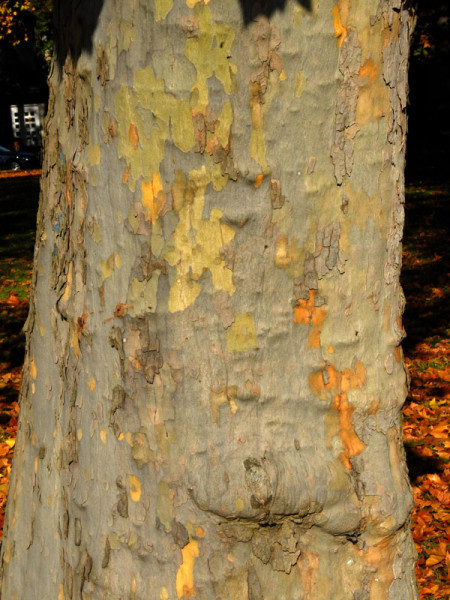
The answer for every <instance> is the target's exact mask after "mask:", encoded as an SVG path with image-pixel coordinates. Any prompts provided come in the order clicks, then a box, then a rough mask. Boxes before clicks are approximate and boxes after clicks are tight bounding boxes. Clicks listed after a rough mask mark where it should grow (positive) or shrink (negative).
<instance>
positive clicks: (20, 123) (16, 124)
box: [10, 103, 46, 147]
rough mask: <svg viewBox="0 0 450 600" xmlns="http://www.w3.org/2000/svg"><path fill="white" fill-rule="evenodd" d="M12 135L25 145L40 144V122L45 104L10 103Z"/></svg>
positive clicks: (42, 119) (43, 114)
mask: <svg viewBox="0 0 450 600" xmlns="http://www.w3.org/2000/svg"><path fill="white" fill-rule="evenodd" d="M10 108H11V122H12V129H13V135H14V137H15V138H18V139H19V140H21V141H22V144H24V145H25V146H38V147H40V146H41V145H42V124H43V121H44V116H45V110H46V108H45V104H44V103H40V104H23V105H21V106H20V105H17V104H12V105H11V107H10Z"/></svg>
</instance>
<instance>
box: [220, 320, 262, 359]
mask: <svg viewBox="0 0 450 600" xmlns="http://www.w3.org/2000/svg"><path fill="white" fill-rule="evenodd" d="M257 347H258V338H257V337H256V327H255V321H254V318H253V315H252V313H239V314H237V315H236V316H235V318H234V322H233V324H232V326H231V328H230V330H229V331H228V332H227V350H228V351H229V352H245V351H246V350H251V349H252V348H257Z"/></svg>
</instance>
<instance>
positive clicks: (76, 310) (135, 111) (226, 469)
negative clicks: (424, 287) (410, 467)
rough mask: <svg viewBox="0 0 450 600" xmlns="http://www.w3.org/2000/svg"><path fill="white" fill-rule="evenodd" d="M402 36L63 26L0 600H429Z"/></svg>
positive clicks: (66, 5)
mask: <svg viewBox="0 0 450 600" xmlns="http://www.w3.org/2000/svg"><path fill="white" fill-rule="evenodd" d="M411 23H412V18H411V16H410V14H409V13H408V12H407V10H406V8H405V7H404V6H403V5H402V3H401V0H381V1H378V0H377V1H375V0H371V1H367V0H365V1H362V0H359V1H358V0H355V1H353V2H351V3H350V0H338V2H337V4H335V3H334V2H333V1H332V0H321V1H320V2H319V0H313V1H312V2H311V5H309V3H308V2H306V1H305V2H300V3H299V2H297V1H296V0H288V1H287V2H275V1H272V2H270V1H266V2H259V3H258V2H255V3H252V2H244V1H242V2H241V3H239V2H237V1H236V0H226V1H221V2H219V1H218V0H211V1H210V2H208V0H186V2H182V1H181V0H155V2H154V3H153V2H148V1H143V0H127V1H126V2H122V1H119V0H104V2H100V1H99V0H91V1H90V2H88V1H87V0H83V1H81V2H78V3H73V2H69V1H67V2H63V3H61V7H60V11H59V14H58V30H59V41H58V46H57V53H56V59H55V62H54V66H53V71H52V74H51V77H50V107H49V116H48V120H47V125H46V158H45V164H44V174H43V179H42V200H41V207H40V212H39V217H38V237H37V246H36V254H35V271H34V285H33V293H32V299H31V308H30V316H29V319H28V322H27V335H28V342H27V358H26V362H25V367H24V375H23V386H22V392H21V405H20V406H21V412H20V424H19V432H18V439H17V445H16V454H15V457H14V466H13V474H12V478H11V488H10V496H9V500H8V510H7V518H6V523H7V524H6V531H5V539H4V543H3V548H2V570H3V571H2V572H3V578H2V588H1V589H2V598H3V600H44V599H45V600H54V599H56V598H58V600H69V599H70V600H72V599H74V600H75V599H76V600H78V599H82V600H110V599H111V600H113V599H117V600H119V599H128V598H129V599H146V600H147V599H149V598H150V599H155V600H157V599H162V600H169V599H170V600H175V599H180V598H191V597H192V598H196V599H197V600H206V599H208V600H209V599H211V600H213V599H221V600H275V599H288V600H294V599H295V600H296V599H298V600H301V599H304V600H314V599H317V600H327V599H330V600H341V599H342V600H344V599H345V600H356V599H357V600H369V599H370V600H386V599H395V600H410V599H415V598H418V595H417V590H416V584H415V579H414V559H415V550H414V545H413V542H412V538H411V534H410V531H409V514H410V511H411V507H412V494H411V488H410V485H409V482H408V477H407V471H406V466H405V457H404V452H403V447H402V436H401V418H400V408H401V405H402V403H403V401H404V398H405V395H406V375H405V367H404V365H403V360H402V351H401V348H400V345H399V344H400V342H401V340H402V337H403V335H404V333H403V328H402V325H401V314H402V310H403V295H402V292H401V288H400V286H399V271H400V263H401V237H402V228H403V201H404V182H403V166H404V153H405V132H406V117H405V108H406V94H407V63H408V46H409V35H410V30H411Z"/></svg>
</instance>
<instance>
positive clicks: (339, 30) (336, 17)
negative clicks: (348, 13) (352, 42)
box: [331, 4, 347, 48]
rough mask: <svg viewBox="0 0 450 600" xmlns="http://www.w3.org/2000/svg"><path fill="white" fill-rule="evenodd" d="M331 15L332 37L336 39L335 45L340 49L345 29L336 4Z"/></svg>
mask: <svg viewBox="0 0 450 600" xmlns="http://www.w3.org/2000/svg"><path fill="white" fill-rule="evenodd" d="M331 14H332V15H333V27H334V37H335V38H337V44H338V46H339V48H340V47H341V46H342V42H343V41H344V40H345V38H346V37H347V28H346V27H344V25H343V24H342V20H341V11H340V9H339V5H338V4H335V5H334V6H333V8H332V10H331Z"/></svg>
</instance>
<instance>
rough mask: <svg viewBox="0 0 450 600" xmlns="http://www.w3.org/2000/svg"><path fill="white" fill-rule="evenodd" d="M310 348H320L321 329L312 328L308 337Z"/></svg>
mask: <svg viewBox="0 0 450 600" xmlns="http://www.w3.org/2000/svg"><path fill="white" fill-rule="evenodd" d="M308 346H309V347H310V348H320V329H317V328H316V327H313V328H312V330H311V333H310V334H309V337H308Z"/></svg>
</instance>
